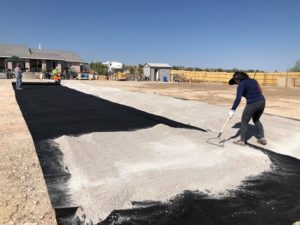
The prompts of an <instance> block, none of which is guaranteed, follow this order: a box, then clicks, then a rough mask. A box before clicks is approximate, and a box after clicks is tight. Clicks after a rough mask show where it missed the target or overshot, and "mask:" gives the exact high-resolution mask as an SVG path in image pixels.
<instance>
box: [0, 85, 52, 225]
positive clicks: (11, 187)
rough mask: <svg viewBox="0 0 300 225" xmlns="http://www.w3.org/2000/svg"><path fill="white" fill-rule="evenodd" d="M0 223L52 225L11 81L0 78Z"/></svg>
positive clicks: (43, 184)
mask: <svg viewBox="0 0 300 225" xmlns="http://www.w3.org/2000/svg"><path fill="white" fill-rule="evenodd" d="M0 93H1V95H0V108H1V110H0V159H1V163H0V224H1V225H18V224H22V225H23V224H26V225H37V224H39V225H55V224H56V220H55V214H54V210H53V209H52V207H51V203H50V200H49V196H48V192H47V188H46V185H45V181H44V178H43V174H42V170H41V167H40V163H39V160H38V157H37V154H36V151H35V147H34V144H33V141H32V138H31V135H30V132H29V130H28V128H27V125H26V123H25V121H24V119H23V116H22V114H21V111H20V108H19V106H18V104H17V102H16V98H15V92H14V90H13V88H12V84H11V80H0Z"/></svg>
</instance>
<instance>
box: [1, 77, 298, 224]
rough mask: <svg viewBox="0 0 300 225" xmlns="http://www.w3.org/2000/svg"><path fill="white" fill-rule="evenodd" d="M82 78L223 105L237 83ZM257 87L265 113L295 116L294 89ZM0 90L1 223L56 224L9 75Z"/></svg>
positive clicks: (90, 82) (296, 101)
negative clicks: (265, 100) (259, 90)
mask: <svg viewBox="0 0 300 225" xmlns="http://www.w3.org/2000/svg"><path fill="white" fill-rule="evenodd" d="M81 82H84V83H87V84H89V85H95V86H103V87H115V88H120V89H124V90H129V91H135V92H145V93H148V92H150V93H156V94H158V95H165V96H172V97H175V98H180V99H187V100H195V101H201V102H206V103H210V104H215V105H222V106H228V109H229V108H230V107H231V104H232V102H233V100H234V97H235V92H236V86H229V85H226V84H220V83H192V84H190V83H153V82H117V81H100V80H93V81H81ZM262 89H263V93H264V95H265V97H266V99H267V106H266V111H265V112H266V113H269V114H274V115H279V116H283V117H289V118H293V119H300V113H299V112H300V89H299V88H278V87H262ZM0 91H1V93H2V94H1V95H0V107H1V109H2V110H1V112H0V135H1V139H0V147H1V152H0V157H1V167H0V189H1V191H0V224H10V225H13V224H28V225H29V224H55V215H54V211H53V209H52V207H51V204H50V200H49V196H48V193H47V189H46V185H45V181H44V179H43V174H42V171H41V168H40V165H39V161H38V158H37V155H36V152H35V147H34V144H33V141H32V137H31V135H30V132H29V130H28V127H27V125H26V123H25V120H24V119H23V116H22V114H21V111H20V109H19V106H18V104H17V101H16V99H15V93H14V90H13V86H12V80H0ZM23 91H24V92H25V91H26V89H24V90H23ZM243 104H245V101H244V100H243V102H242V105H243ZM240 107H241V106H240Z"/></svg>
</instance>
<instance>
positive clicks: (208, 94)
mask: <svg viewBox="0 0 300 225" xmlns="http://www.w3.org/2000/svg"><path fill="white" fill-rule="evenodd" d="M83 82H84V83H89V84H91V85H96V86H104V87H118V88H121V89H125V90H131V91H138V92H147V93H156V94H159V95H166V96H172V97H176V98H182V99H188V100H196V101H201V102H207V103H210V104H215V105H222V106H226V107H228V108H229V107H231V104H232V102H233V100H234V97H235V92H236V86H230V85H227V84H221V83H193V84H192V85H190V84H188V83H154V82H114V81H83ZM262 90H263V94H264V95H265V97H266V99H267V106H266V110H265V112H266V113H270V114H275V115H280V116H285V117H291V118H296V119H300V88H279V87H270V86H264V87H262ZM243 104H244V101H242V105H243ZM240 107H241V106H240Z"/></svg>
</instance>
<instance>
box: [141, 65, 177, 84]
mask: <svg viewBox="0 0 300 225" xmlns="http://www.w3.org/2000/svg"><path fill="white" fill-rule="evenodd" d="M144 76H145V78H146V79H147V80H150V81H164V82H168V81H170V79H171V78H170V77H171V66H170V65H169V64H165V63H146V64H145V65H144Z"/></svg>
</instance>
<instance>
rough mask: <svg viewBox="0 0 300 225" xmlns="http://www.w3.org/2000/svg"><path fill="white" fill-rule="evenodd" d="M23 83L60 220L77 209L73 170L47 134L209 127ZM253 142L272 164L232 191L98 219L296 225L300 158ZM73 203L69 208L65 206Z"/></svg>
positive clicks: (125, 223)
mask: <svg viewBox="0 0 300 225" xmlns="http://www.w3.org/2000/svg"><path fill="white" fill-rule="evenodd" d="M23 88H24V90H22V91H16V98H17V101H18V103H19V105H20V108H21V111H22V113H23V116H24V118H25V120H26V122H27V125H28V127H29V130H30V132H31V134H32V137H33V140H34V143H35V145H36V148H37V153H38V156H39V159H40V162H41V166H42V169H43V173H44V176H45V179H46V183H47V187H48V191H49V194H50V198H51V201H52V205H53V206H54V208H56V212H57V215H59V216H58V217H57V219H58V223H59V224H67V222H66V220H64V216H66V214H67V213H63V212H68V213H70V212H72V210H73V209H74V207H72V206H71V203H70V202H71V200H70V198H71V197H70V196H68V190H67V186H66V181H67V180H68V179H69V177H70V176H71V175H70V174H69V173H68V170H67V169H66V168H63V165H62V157H63V155H62V153H61V151H60V150H59V148H58V146H51V151H49V146H44V145H45V144H49V145H52V144H51V143H45V142H44V141H45V140H48V139H53V138H56V137H60V136H62V135H75V136H76V135H81V134H86V133H91V132H107V131H131V130H138V129H145V128H149V127H152V126H155V125H157V124H165V125H168V126H171V127H176V128H187V129H198V130H200V131H204V130H202V129H199V128H196V127H191V126H189V125H185V124H182V123H178V122H176V121H173V120H169V119H167V118H164V117H159V116H156V115H153V114H149V113H146V112H143V111H139V110H137V109H134V108H131V107H127V106H124V105H120V104H116V103H113V102H109V101H107V100H104V99H101V98H98V97H94V96H92V95H87V94H84V93H81V92H78V91H75V90H72V89H68V88H65V87H61V86H55V85H48V86H47V85H24V87H23ZM162 107H163V106H162ZM200 135H201V134H200ZM249 146H250V147H252V148H253V150H254V151H261V152H263V153H264V154H266V155H268V157H269V158H270V160H271V161H272V163H273V169H272V171H269V172H265V173H263V174H261V175H260V176H256V177H249V178H248V179H247V180H245V181H244V182H243V184H242V185H241V186H240V187H239V188H238V189H237V190H234V191H231V193H230V195H226V196H224V197H223V198H219V199H214V198H210V197H209V196H208V195H205V194H202V193H199V192H191V191H185V192H184V193H183V194H181V195H179V196H177V197H175V198H174V199H172V200H171V201H170V202H168V203H159V202H134V203H133V204H134V205H135V206H136V207H134V208H133V209H129V210H115V211H113V212H112V213H111V215H110V216H109V217H108V218H106V220H104V221H102V222H101V223H99V225H100V224H101V225H103V224H105V225H106V224H107V225H109V224H111V225H112V224H122V225H152V224H153V225H154V224H155V225H202V224H203V225H229V224H230V225H238V224H241V225H242V224H243V225H264V224H266V225H268V224H270V225H274V224H277V225H291V224H292V223H293V222H295V221H297V220H300V161H299V160H298V159H295V158H293V157H289V156H285V155H281V154H277V153H274V152H272V151H270V150H268V149H264V148H260V147H258V146H254V145H249ZM237 169H239V168H237ZM208 176H209V174H208ZM69 201H70V202H69ZM68 204H69V207H68V208H67V211H61V209H64V207H63V206H64V205H68ZM78 224H80V223H78Z"/></svg>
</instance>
